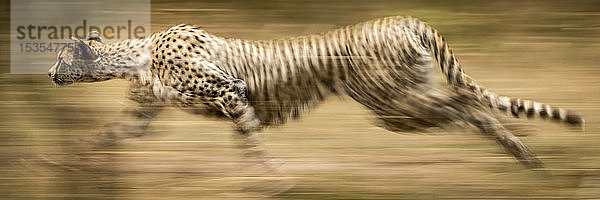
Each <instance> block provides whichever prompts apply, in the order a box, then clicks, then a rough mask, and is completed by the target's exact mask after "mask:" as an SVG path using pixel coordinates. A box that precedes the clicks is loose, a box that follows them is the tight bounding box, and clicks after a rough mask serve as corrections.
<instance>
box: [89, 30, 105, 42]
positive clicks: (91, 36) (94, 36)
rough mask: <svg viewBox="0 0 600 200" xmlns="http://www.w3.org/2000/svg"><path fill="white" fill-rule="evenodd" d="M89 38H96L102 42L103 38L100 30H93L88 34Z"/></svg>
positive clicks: (95, 39)
mask: <svg viewBox="0 0 600 200" xmlns="http://www.w3.org/2000/svg"><path fill="white" fill-rule="evenodd" d="M87 40H94V41H96V42H100V43H102V39H101V38H100V33H98V31H92V32H90V34H88V37H87Z"/></svg>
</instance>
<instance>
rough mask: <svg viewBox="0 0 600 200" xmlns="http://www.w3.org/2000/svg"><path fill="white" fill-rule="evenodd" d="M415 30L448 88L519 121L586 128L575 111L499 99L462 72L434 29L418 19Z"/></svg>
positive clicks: (532, 102)
mask: <svg viewBox="0 0 600 200" xmlns="http://www.w3.org/2000/svg"><path fill="white" fill-rule="evenodd" d="M413 27H415V28H416V31H417V32H418V33H419V36H420V37H421V42H422V45H423V46H424V47H426V48H428V49H430V50H431V52H432V53H433V54H434V56H435V59H436V60H437V62H438V63H439V65H440V68H441V71H442V73H443V74H444V77H446V80H447V82H448V84H450V85H452V86H453V87H458V88H463V89H467V90H470V91H472V92H473V93H474V94H475V95H476V96H477V99H479V100H480V102H481V103H483V104H486V105H489V106H490V107H491V108H493V109H497V110H500V111H503V112H506V113H510V114H512V115H513V116H514V117H519V115H520V114H521V113H524V115H525V116H527V117H528V118H532V117H539V118H542V119H554V120H555V121H557V122H563V123H567V124H571V125H574V126H581V127H582V128H583V127H584V125H585V123H584V119H583V118H582V117H581V116H579V115H577V114H575V113H573V112H572V111H568V110H565V109H562V108H555V107H552V106H550V105H548V104H543V103H539V102H535V101H531V100H521V99H519V98H511V97H506V96H499V95H496V94H494V93H492V92H490V91H488V90H487V89H486V88H485V87H483V86H481V85H480V84H478V83H477V82H476V81H475V80H474V79H473V78H471V77H469V76H468V75H467V74H465V73H464V72H463V69H462V68H461V66H460V64H459V62H458V60H457V59H456V57H455V56H454V54H453V53H452V50H451V49H450V48H449V47H448V45H447V43H446V41H445V40H444V38H443V37H442V36H441V35H440V34H438V33H437V31H436V30H435V29H434V28H432V27H430V26H429V25H427V24H425V23H424V22H421V21H418V20H417V19H415V20H414V22H413Z"/></svg>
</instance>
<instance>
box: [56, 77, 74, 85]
mask: <svg viewBox="0 0 600 200" xmlns="http://www.w3.org/2000/svg"><path fill="white" fill-rule="evenodd" d="M52 82H54V84H56V85H60V86H63V85H70V84H72V83H73V81H70V80H65V79H62V78H60V77H53V78H52Z"/></svg>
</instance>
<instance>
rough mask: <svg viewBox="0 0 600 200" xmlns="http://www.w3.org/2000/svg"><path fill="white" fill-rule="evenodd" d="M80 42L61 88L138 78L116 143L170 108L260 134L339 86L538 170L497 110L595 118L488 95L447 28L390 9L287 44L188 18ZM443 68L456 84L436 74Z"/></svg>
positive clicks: (388, 113) (398, 118)
mask: <svg viewBox="0 0 600 200" xmlns="http://www.w3.org/2000/svg"><path fill="white" fill-rule="evenodd" d="M73 40H74V45H73V46H72V47H66V48H65V49H63V50H62V51H60V52H59V53H58V62H56V64H55V65H54V66H53V67H52V68H51V69H50V71H49V74H48V75H49V76H50V77H51V78H52V80H53V81H54V82H55V83H56V84H59V85H65V84H70V83H74V82H96V81H103V80H109V79H128V80H130V81H131V89H130V91H131V92H130V97H131V99H133V100H135V101H137V102H138V103H139V106H138V107H136V108H135V109H134V110H132V111H131V112H132V113H133V116H135V118H136V120H133V121H131V122H128V123H122V124H121V125H120V126H116V127H115V128H114V129H113V130H111V131H107V132H105V133H104V134H105V137H106V138H111V139H113V140H115V141H116V140H118V139H121V138H126V137H135V136H140V135H143V132H144V130H145V129H146V127H147V126H148V124H149V122H150V121H151V120H152V118H154V117H155V116H156V115H157V114H158V113H159V112H160V110H161V109H162V107H164V106H165V105H175V106H178V107H182V108H186V110H192V111H193V112H196V113H200V114H218V115H221V116H224V117H226V118H228V119H231V120H232V121H233V123H234V125H235V128H236V130H237V131H238V132H239V133H240V134H241V135H250V133H251V132H254V131H259V130H261V128H262V127H263V126H267V125H276V124H282V123H285V121H286V120H287V119H289V118H295V117H298V116H299V115H300V114H301V113H303V112H304V111H307V110H309V109H311V108H312V107H314V106H315V105H316V104H317V103H318V102H320V101H322V100H323V99H324V98H325V97H326V96H327V95H329V94H335V95H342V94H347V95H349V96H350V97H351V98H353V99H354V100H356V101H358V102H359V103H361V104H363V105H364V106H366V107H367V108H369V109H371V110H372V111H373V112H374V113H375V114H376V115H377V116H379V119H381V121H382V122H383V124H384V125H385V127H386V128H387V129H389V130H392V131H418V130H424V129H426V128H429V127H443V126H446V125H448V124H463V125H465V124H466V125H468V126H471V127H476V128H477V129H479V131H480V132H481V133H483V134H484V135H487V136H489V137H490V138H493V139H495V140H496V141H497V142H498V143H499V144H501V145H502V146H503V147H504V148H505V149H506V150H507V151H508V152H509V153H511V154H512V155H513V156H514V157H515V158H516V159H517V160H519V161H520V162H521V163H523V164H524V165H526V166H527V167H532V168H535V167H540V166H541V162H540V161H539V160H538V159H537V158H536V156H535V154H534V153H532V152H531V151H530V150H529V149H528V148H527V147H526V146H525V145H524V144H523V143H522V142H521V141H520V140H519V139H518V138H517V137H515V136H514V135H513V134H511V133H510V132H509V131H508V130H506V129H505V128H504V127H503V126H502V124H501V123H500V122H499V121H498V120H497V119H496V118H494V117H493V115H492V111H494V110H496V111H501V112H506V113H508V114H512V115H514V116H515V117H518V116H519V115H520V114H522V113H524V114H525V115H526V116H528V117H540V118H548V119H554V120H555V121H559V122H566V123H568V124H573V125H581V126H582V125H583V122H584V121H583V119H582V118H581V117H579V116H578V115H576V114H573V113H572V112H570V111H567V110H564V109H560V108H553V107H551V106H549V105H547V104H542V103H537V102H534V101H529V100H520V99H516V98H509V97H505V96H499V95H496V94H494V93H492V92H490V91H488V90H487V89H485V88H484V87H483V86H481V85H479V84H477V83H476V82H475V81H474V80H473V79H472V78H470V77H469V76H468V75H466V74H465V73H464V72H463V69H462V68H461V66H460V65H459V62H458V61H457V59H456V57H455V56H454V54H453V53H452V51H451V50H450V48H449V47H448V45H447V44H446V42H445V40H444V39H443V38H442V36H440V34H438V33H437V31H436V30H435V29H433V28H432V27H430V26H429V25H427V24H425V23H424V22H422V21H419V20H417V19H414V18H405V17H388V18H383V19H377V20H372V21H368V22H364V23H360V24H357V25H352V26H347V27H344V28H340V29H337V30H333V31H330V32H327V33H323V34H317V35H309V36H303V37H295V38H291V39H286V40H270V41H247V40H239V39H226V38H222V37H218V36H214V35H211V34H209V33H207V32H206V31H204V30H202V29H201V28H199V27H198V26H192V25H185V24H182V25H178V26H175V27H172V28H170V29H168V30H167V31H164V32H159V33H155V34H153V35H150V36H149V37H147V38H143V39H134V40H125V41H121V42H117V43H111V44H108V43H103V42H102V39H101V38H100V37H99V35H98V34H97V33H91V34H90V35H89V37H88V38H87V40H79V39H73ZM435 67H440V69H441V71H442V74H443V75H444V77H445V79H446V80H447V84H446V85H448V86H450V87H448V88H446V87H443V86H442V87H441V86H440V85H439V84H436V83H435V81H433V78H432V76H431V75H432V73H434V68H435ZM111 141H112V140H111Z"/></svg>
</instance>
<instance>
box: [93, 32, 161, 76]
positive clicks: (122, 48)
mask: <svg viewBox="0 0 600 200" xmlns="http://www.w3.org/2000/svg"><path fill="white" fill-rule="evenodd" d="M155 38H156V37H155V35H151V36H150V37H147V38H142V39H131V40H123V41H120V42H116V43H107V44H101V43H98V44H97V45H96V46H94V47H93V50H94V51H96V52H97V54H98V55H100V56H99V57H98V59H97V60H95V61H94V63H95V64H96V65H97V66H99V67H100V69H101V72H102V73H103V74H104V75H105V76H106V77H107V79H112V78H114V79H127V80H133V81H139V82H141V83H143V84H149V83H150V77H151V75H150V65H151V62H152V49H153V46H154V45H153V44H154V43H155V41H154V40H155Z"/></svg>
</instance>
